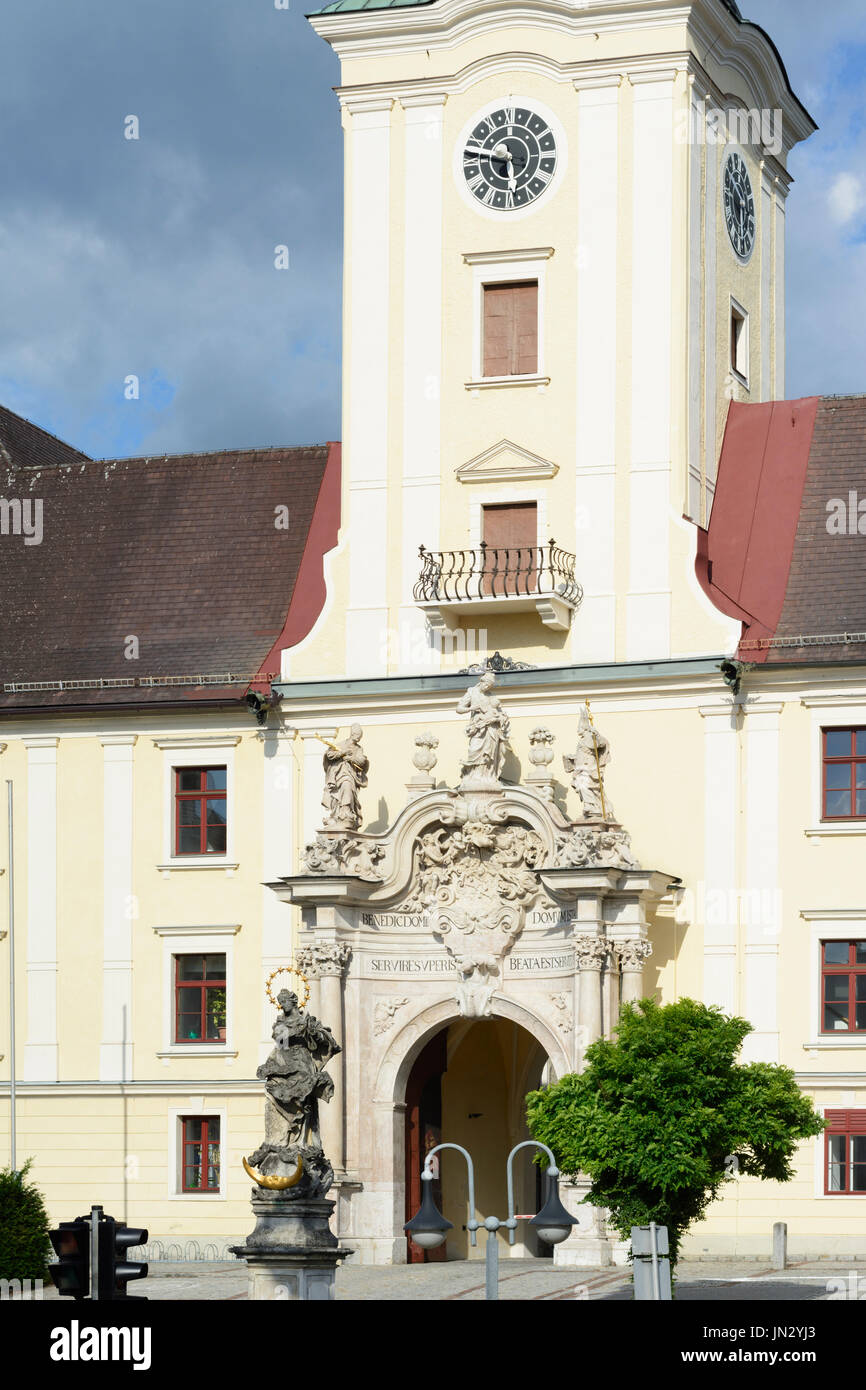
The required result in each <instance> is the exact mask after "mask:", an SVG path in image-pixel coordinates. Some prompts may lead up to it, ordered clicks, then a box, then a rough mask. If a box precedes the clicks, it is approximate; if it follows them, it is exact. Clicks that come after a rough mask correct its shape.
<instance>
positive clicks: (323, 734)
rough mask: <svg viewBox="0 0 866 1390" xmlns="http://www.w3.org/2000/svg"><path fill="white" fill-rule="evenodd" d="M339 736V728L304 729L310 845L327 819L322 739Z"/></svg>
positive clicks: (305, 815) (306, 828)
mask: <svg viewBox="0 0 866 1390" xmlns="http://www.w3.org/2000/svg"><path fill="white" fill-rule="evenodd" d="M336 736H337V730H336V729H334V728H330V729H302V730H301V742H302V745H303V750H304V753H303V764H302V777H303V793H302V795H303V826H304V844H305V845H308V844H309V843H310V842H311V841H312V840H315V838H316V831H317V830H320V829H321V826H322V822H323V820H324V819H325V810H324V807H323V806H322V796H323V794H324V791H325V769H324V765H323V763H322V755H323V753H324V751H325V749H324V746H323V744H322V739H329V740H331V741H332V742H333V740H334V739H335V738H336Z"/></svg>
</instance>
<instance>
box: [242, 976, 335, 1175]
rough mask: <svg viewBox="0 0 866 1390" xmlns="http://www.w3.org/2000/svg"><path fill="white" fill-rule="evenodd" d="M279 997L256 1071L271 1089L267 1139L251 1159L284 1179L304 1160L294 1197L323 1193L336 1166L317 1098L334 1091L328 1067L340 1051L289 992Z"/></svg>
mask: <svg viewBox="0 0 866 1390" xmlns="http://www.w3.org/2000/svg"><path fill="white" fill-rule="evenodd" d="M277 1001H278V1003H279V1006H280V1011H279V1014H278V1015H277V1019H276V1022H275V1023H274V1026H273V1030H272V1032H273V1039H274V1043H275V1046H274V1048H273V1050H272V1052H271V1053H270V1055H269V1056H268V1057H267V1059H266V1060H265V1061H264V1062H262V1064H261V1066H260V1067H259V1068H258V1070H257V1071H256V1076H257V1077H258V1079H259V1080H260V1081H264V1083H265V1091H266V1092H267V1099H266V1100H265V1141H264V1143H263V1144H260V1145H259V1147H258V1148H257V1149H256V1151H255V1153H253V1154H250V1157H249V1160H248V1163H249V1164H250V1166H251V1167H253V1168H257V1169H258V1170H259V1172H260V1173H262V1174H263V1175H264V1176H266V1177H276V1178H286V1177H291V1176H293V1175H294V1174H295V1173H297V1171H298V1166H299V1160H300V1161H301V1165H302V1171H301V1174H300V1178H299V1181H297V1183H293V1184H292V1185H291V1193H292V1198H295V1197H305V1198H308V1197H323V1196H324V1195H325V1193H326V1192H327V1191H328V1188H329V1187H330V1186H331V1183H332V1182H333V1180H334V1170H333V1168H332V1167H331V1164H330V1162H329V1160H328V1158H327V1157H326V1155H325V1153H324V1152H323V1150H322V1140H321V1136H320V1134H319V1102H320V1101H329V1100H330V1099H331V1097H332V1096H333V1094H334V1083H333V1081H332V1079H331V1077H330V1076H329V1075H328V1073H327V1072H326V1071H325V1065H326V1063H327V1062H328V1061H329V1060H330V1059H331V1058H332V1057H335V1056H336V1055H337V1053H338V1052H339V1051H340V1050H341V1049H340V1047H339V1045H338V1043H337V1042H336V1039H335V1038H334V1037H333V1035H332V1034H331V1032H330V1030H329V1029H328V1028H326V1027H325V1026H324V1024H322V1023H320V1022H319V1020H318V1019H317V1018H314V1017H313V1015H312V1014H308V1013H304V1012H302V1010H301V1009H300V1008H299V1007H298V996H297V995H296V994H293V993H292V991H291V990H288V989H281V990H280V992H279V994H278V995H277ZM264 1185H265V1186H267V1184H264Z"/></svg>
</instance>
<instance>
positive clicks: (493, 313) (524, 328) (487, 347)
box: [483, 280, 538, 376]
mask: <svg viewBox="0 0 866 1390" xmlns="http://www.w3.org/2000/svg"><path fill="white" fill-rule="evenodd" d="M537 371H538V282H537V281H536V280H532V281H526V282H524V283H522V284H518V285H485V286H484V364H483V372H484V375H485V376H534V375H535V373H536V372H537Z"/></svg>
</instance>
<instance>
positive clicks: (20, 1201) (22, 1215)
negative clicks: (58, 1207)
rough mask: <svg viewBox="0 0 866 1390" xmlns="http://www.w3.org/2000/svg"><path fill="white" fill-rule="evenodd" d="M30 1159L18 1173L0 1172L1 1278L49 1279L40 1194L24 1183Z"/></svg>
mask: <svg viewBox="0 0 866 1390" xmlns="http://www.w3.org/2000/svg"><path fill="white" fill-rule="evenodd" d="M32 1162H33V1160H32V1159H28V1160H27V1162H26V1163H25V1164H24V1167H23V1168H21V1169H20V1170H19V1171H18V1172H17V1173H15V1172H13V1171H12V1169H11V1168H3V1169H0V1279H44V1280H47V1279H48V1277H49V1276H48V1259H49V1256H50V1254H51V1243H50V1241H49V1239H48V1213H47V1212H46V1210H45V1203H44V1202H43V1200H42V1193H41V1192H40V1191H39V1188H38V1187H36V1186H35V1185H34V1184H33V1183H29V1182H28V1181H27V1174H28V1173H29V1171H30V1165H31V1163H32Z"/></svg>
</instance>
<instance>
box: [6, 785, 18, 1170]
mask: <svg viewBox="0 0 866 1390" xmlns="http://www.w3.org/2000/svg"><path fill="white" fill-rule="evenodd" d="M6 796H7V803H8V807H9V868H8V869H7V873H8V874H9V1106H10V1121H11V1123H10V1126H9V1131H10V1137H11V1160H10V1167H11V1169H12V1172H13V1173H16V1172H17V1171H18V1164H17V1157H16V1128H15V1119H16V1116H15V1106H16V1099H17V1098H16V1095H15V866H14V859H13V850H14V847H15V841H14V833H13V828H12V783H11V782H9V781H7V783H6Z"/></svg>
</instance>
